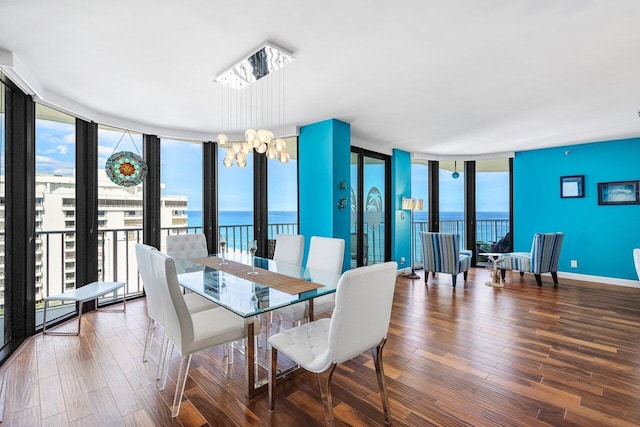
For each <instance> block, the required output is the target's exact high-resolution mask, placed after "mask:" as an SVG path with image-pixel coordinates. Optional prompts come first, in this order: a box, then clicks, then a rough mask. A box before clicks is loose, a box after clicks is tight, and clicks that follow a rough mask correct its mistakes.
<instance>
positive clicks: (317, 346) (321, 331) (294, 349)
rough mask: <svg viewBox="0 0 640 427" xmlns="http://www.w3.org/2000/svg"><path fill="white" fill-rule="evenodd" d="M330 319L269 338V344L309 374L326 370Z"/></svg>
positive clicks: (317, 321)
mask: <svg viewBox="0 0 640 427" xmlns="http://www.w3.org/2000/svg"><path fill="white" fill-rule="evenodd" d="M330 324H331V319H319V320H316V321H314V322H310V323H305V324H304V325H302V326H298V327H297V328H293V329H289V330H287V331H283V332H280V333H278V334H276V335H273V336H271V337H270V338H269V341H268V342H269V344H270V345H271V346H272V347H273V348H275V349H277V350H278V351H279V352H281V353H282V354H283V355H285V356H288V357H290V358H291V359H294V360H295V361H297V362H298V363H299V364H300V366H302V367H303V368H304V369H306V370H308V371H311V372H322V371H324V370H325V369H326V368H327V360H328V350H329V341H328V340H329V339H328V336H329V326H330Z"/></svg>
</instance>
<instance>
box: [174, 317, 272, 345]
mask: <svg viewBox="0 0 640 427" xmlns="http://www.w3.org/2000/svg"><path fill="white" fill-rule="evenodd" d="M191 318H192V319H193V342H191V343H184V344H183V345H184V346H185V348H184V350H185V351H184V353H183V355H185V354H191V353H195V352H197V351H200V350H204V349H205V348H210V347H215V346H217V345H220V344H225V343H228V342H231V341H236V340H239V339H242V338H244V337H245V336H246V335H247V330H246V326H245V323H244V319H243V318H242V317H240V316H238V315H237V314H235V313H232V312H231V311H229V310H227V309H226V308H222V307H218V308H213V309H211V310H205V311H200V312H198V313H193V314H191ZM257 327H258V330H260V329H259V324H258V326H257Z"/></svg>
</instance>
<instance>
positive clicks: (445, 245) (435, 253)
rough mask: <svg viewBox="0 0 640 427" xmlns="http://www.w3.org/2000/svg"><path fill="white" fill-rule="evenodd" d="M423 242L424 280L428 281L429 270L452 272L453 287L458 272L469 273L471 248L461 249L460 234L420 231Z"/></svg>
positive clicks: (465, 275)
mask: <svg viewBox="0 0 640 427" xmlns="http://www.w3.org/2000/svg"><path fill="white" fill-rule="evenodd" d="M420 242H421V244H422V260H423V262H424V272H425V273H424V281H425V283H426V282H427V280H428V278H429V272H430V271H431V272H432V273H433V274H434V275H435V273H446V274H451V278H452V282H453V287H454V288H455V287H456V278H457V276H458V274H460V273H464V280H465V281H466V280H467V273H468V272H469V268H470V267H471V257H472V256H473V252H472V251H470V250H460V235H459V234H448V233H429V232H424V231H423V232H421V233H420Z"/></svg>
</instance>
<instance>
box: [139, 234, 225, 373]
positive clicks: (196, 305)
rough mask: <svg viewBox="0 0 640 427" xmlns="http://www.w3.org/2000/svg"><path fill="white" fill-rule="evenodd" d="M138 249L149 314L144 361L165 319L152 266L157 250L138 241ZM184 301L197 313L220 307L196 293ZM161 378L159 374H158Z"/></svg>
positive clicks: (164, 342) (189, 308)
mask: <svg viewBox="0 0 640 427" xmlns="http://www.w3.org/2000/svg"><path fill="white" fill-rule="evenodd" d="M135 251H136V262H137V264H138V273H140V278H141V279H142V284H143V285H144V290H145V294H146V297H147V315H148V316H149V319H150V320H149V324H148V326H147V336H146V339H145V342H144V351H143V352H142V361H143V362H146V361H147V355H148V351H149V346H150V344H151V340H152V339H153V333H154V331H155V329H156V326H157V325H160V326H162V327H164V320H163V312H162V302H161V300H160V292H159V291H158V289H157V287H158V284H157V282H156V279H155V276H154V272H153V269H152V267H151V252H153V251H157V249H156V248H154V247H153V246H149V245H145V244H142V243H137V244H136V246H135ZM183 298H184V302H185V304H186V305H187V309H188V310H189V312H190V313H197V312H199V311H204V310H209V309H211V308H215V307H218V305H217V304H216V303H214V302H212V301H209V300H208V299H206V298H203V297H201V296H200V295H198V294H196V293H189V294H186V295H183ZM165 340H166V338H164V337H163V341H162V351H164V347H165V344H166V341H165ZM163 355H164V353H161V357H160V358H159V361H160V363H159V365H158V374H159V373H160V370H161V369H162V361H163V359H162V356H163ZM158 378H159V375H158Z"/></svg>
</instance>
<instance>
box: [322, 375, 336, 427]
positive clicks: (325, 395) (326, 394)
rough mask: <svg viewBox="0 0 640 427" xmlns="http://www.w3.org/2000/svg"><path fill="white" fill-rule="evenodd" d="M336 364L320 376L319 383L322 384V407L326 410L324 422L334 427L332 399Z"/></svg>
mask: <svg viewBox="0 0 640 427" xmlns="http://www.w3.org/2000/svg"><path fill="white" fill-rule="evenodd" d="M336 366H337V365H336V364H335V363H334V364H332V365H331V367H330V368H329V369H327V370H326V371H324V372H320V373H319V374H318V382H319V383H320V395H321V396H322V406H323V408H324V421H325V424H326V425H328V426H333V425H334V423H335V421H334V419H333V402H332V399H331V377H332V376H333V372H334V371H335V370H336Z"/></svg>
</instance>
